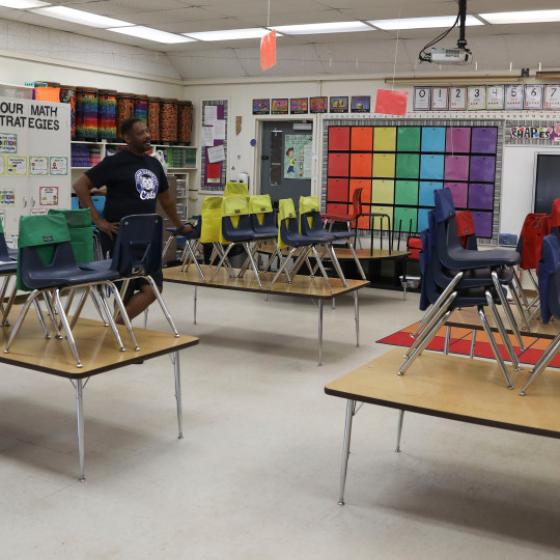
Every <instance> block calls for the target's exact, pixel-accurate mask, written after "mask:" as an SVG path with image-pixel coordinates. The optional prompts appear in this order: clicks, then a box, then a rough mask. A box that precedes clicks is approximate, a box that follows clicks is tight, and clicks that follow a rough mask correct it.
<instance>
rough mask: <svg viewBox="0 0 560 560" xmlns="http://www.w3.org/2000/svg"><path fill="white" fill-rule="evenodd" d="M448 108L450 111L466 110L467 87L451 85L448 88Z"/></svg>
mask: <svg viewBox="0 0 560 560" xmlns="http://www.w3.org/2000/svg"><path fill="white" fill-rule="evenodd" d="M449 108H450V109H451V110H452V111H466V110H467V88H466V87H452V88H449Z"/></svg>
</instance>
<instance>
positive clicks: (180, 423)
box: [173, 352, 183, 439]
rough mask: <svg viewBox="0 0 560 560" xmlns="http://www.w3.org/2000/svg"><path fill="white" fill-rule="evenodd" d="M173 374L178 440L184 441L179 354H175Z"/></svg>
mask: <svg viewBox="0 0 560 560" xmlns="http://www.w3.org/2000/svg"><path fill="white" fill-rule="evenodd" d="M173 373H174V375H175V400H176V401H177V427H178V430H179V435H178V439H183V397H182V394H181V362H180V359H179V352H174V353H173Z"/></svg>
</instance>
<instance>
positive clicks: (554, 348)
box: [519, 334, 560, 397]
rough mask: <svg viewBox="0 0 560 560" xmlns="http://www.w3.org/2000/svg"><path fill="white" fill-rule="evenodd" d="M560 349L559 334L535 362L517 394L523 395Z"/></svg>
mask: <svg viewBox="0 0 560 560" xmlns="http://www.w3.org/2000/svg"><path fill="white" fill-rule="evenodd" d="M559 350H560V334H559V335H558V336H557V337H556V338H555V339H554V340H553V341H552V342H551V343H550V346H549V347H548V348H547V349H546V350H545V351H544V353H543V355H542V356H541V357H540V359H539V361H538V362H537V363H536V364H535V367H534V368H533V370H532V371H531V375H530V376H529V379H527V381H526V383H525V385H523V387H522V388H521V390H520V391H519V395H520V396H522V397H524V396H525V395H526V394H527V388H528V387H529V385H531V383H533V381H535V379H536V378H537V377H538V376H539V375H540V374H541V373H542V372H543V371H544V370H545V369H546V367H547V366H548V364H549V363H550V362H551V361H552V359H553V358H554V356H555V355H556V354H557V352H558V351H559Z"/></svg>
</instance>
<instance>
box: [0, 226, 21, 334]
mask: <svg viewBox="0 0 560 560" xmlns="http://www.w3.org/2000/svg"><path fill="white" fill-rule="evenodd" d="M16 273H17V251H15V252H14V251H12V250H11V249H9V248H8V245H7V243H6V237H5V236H4V229H3V228H2V224H1V223H0V276H2V277H3V279H2V286H1V287H0V316H1V323H2V326H3V327H5V326H7V325H8V315H9V314H10V311H11V309H12V306H13V304H14V301H15V299H16V294H17V282H15V283H13V286H12V288H11V290H10V291H9V287H10V282H11V279H12V277H15V275H16ZM8 291H9V296H8V301H7V302H6V305H5V306H4V299H5V298H6V294H7V293H8Z"/></svg>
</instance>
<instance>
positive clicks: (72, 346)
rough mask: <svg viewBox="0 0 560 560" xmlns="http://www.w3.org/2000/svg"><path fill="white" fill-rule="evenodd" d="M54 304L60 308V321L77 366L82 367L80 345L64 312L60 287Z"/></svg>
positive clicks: (56, 307)
mask: <svg viewBox="0 0 560 560" xmlns="http://www.w3.org/2000/svg"><path fill="white" fill-rule="evenodd" d="M54 304H55V309H57V310H58V314H59V316H60V322H61V324H62V328H63V330H64V333H65V334H66V340H67V341H68V346H70V351H71V352H72V356H73V357H74V361H75V362H76V367H78V368H81V367H82V362H81V361H80V355H79V354H78V347H77V346H76V340H75V339H74V335H73V333H72V329H71V328H70V323H69V322H68V317H66V313H65V312H64V306H63V305H62V301H61V299H60V290H59V289H58V288H57V289H56V290H55V291H54Z"/></svg>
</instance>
